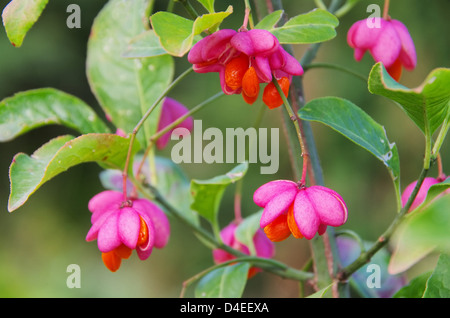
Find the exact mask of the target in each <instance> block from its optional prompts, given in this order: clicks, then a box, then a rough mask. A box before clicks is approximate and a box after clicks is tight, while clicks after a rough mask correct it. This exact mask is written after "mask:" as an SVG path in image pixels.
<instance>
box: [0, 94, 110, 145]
mask: <svg viewBox="0 0 450 318" xmlns="http://www.w3.org/2000/svg"><path fill="white" fill-rule="evenodd" d="M52 124H60V125H64V126H66V127H69V128H72V129H75V130H77V131H78V132H80V133H82V134H87V133H108V132H109V128H108V127H107V126H106V124H105V123H104V122H103V121H102V120H101V119H100V118H99V117H98V116H97V114H96V113H95V112H94V111H93V110H92V108H90V107H89V106H88V105H86V104H85V103H84V102H83V101H82V100H80V99H78V98H76V97H74V96H72V95H69V94H66V93H64V92H61V91H58V90H56V89H53V88H41V89H35V90H29V91H24V92H20V93H17V94H15V95H14V96H12V97H8V98H5V99H4V100H2V101H1V102H0V142H4V141H9V140H12V139H14V138H16V137H18V136H20V135H22V134H24V133H26V132H28V131H30V130H32V129H34V128H38V127H41V126H44V125H52Z"/></svg>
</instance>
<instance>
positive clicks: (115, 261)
mask: <svg viewBox="0 0 450 318" xmlns="http://www.w3.org/2000/svg"><path fill="white" fill-rule="evenodd" d="M102 260H103V263H104V264H105V266H106V267H107V268H108V269H109V270H110V271H111V272H115V271H117V270H118V269H119V268H120V263H121V262H122V259H121V258H120V256H118V255H117V254H116V252H115V251H114V250H112V251H110V252H107V253H102Z"/></svg>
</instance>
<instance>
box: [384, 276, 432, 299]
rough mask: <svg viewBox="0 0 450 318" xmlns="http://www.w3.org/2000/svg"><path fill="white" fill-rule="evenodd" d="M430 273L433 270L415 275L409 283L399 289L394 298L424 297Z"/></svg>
mask: <svg viewBox="0 0 450 318" xmlns="http://www.w3.org/2000/svg"><path fill="white" fill-rule="evenodd" d="M430 275H431V272H426V273H423V274H421V275H419V276H417V277H415V278H414V279H412V280H411V282H410V283H409V284H408V285H406V286H404V287H402V288H401V289H399V290H398V291H397V292H396V293H395V294H394V295H393V296H392V298H422V296H423V293H424V291H425V288H426V286H427V281H428V279H429V278H430Z"/></svg>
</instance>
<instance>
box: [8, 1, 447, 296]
mask: <svg viewBox="0 0 450 318" xmlns="http://www.w3.org/2000/svg"><path fill="white" fill-rule="evenodd" d="M325 2H326V3H327V1H325ZM0 3H1V8H3V7H4V6H6V4H7V3H8V1H2V2H0ZM71 3H77V4H79V5H80V7H81V29H69V28H67V26H66V19H67V17H68V15H69V13H67V12H66V8H67V6H68V5H69V4H71ZM105 3H106V1H100V0H95V1H92V0H78V1H73V0H58V1H54V0H53V1H52V0H51V1H49V4H48V5H47V7H46V9H45V10H44V12H43V14H42V16H41V18H40V19H39V21H38V22H37V23H36V25H35V26H33V28H32V29H31V30H30V32H29V33H28V34H27V36H26V38H25V41H24V44H23V46H22V47H21V48H14V47H12V45H11V44H10V43H9V41H8V39H7V37H6V33H5V32H4V30H3V31H1V32H0V99H3V98H6V97H8V96H11V95H13V94H14V93H16V92H19V91H24V90H28V89H34V88H41V87H54V88H57V89H60V90H62V91H65V92H67V93H70V94H73V95H75V96H77V97H79V98H81V99H83V100H84V101H85V102H87V103H88V104H89V105H91V106H92V107H93V108H94V109H95V110H96V111H97V113H98V114H99V115H100V116H102V117H104V115H103V113H102V111H101V109H100V108H99V106H98V103H97V101H96V100H95V98H94V96H93V94H92V93H91V91H90V88H89V85H88V83H87V79H86V75H85V59H86V43H87V39H88V36H89V31H90V27H91V24H92V21H93V19H94V18H95V16H96V14H97V13H98V12H99V10H101V8H102V7H103V5H104V4H105ZM371 3H375V4H379V5H380V6H381V7H382V4H383V2H382V1H361V2H360V3H359V4H358V5H357V6H356V7H355V8H354V9H353V10H352V11H351V12H350V13H349V14H347V15H346V16H345V17H344V18H343V19H342V20H341V21H340V25H339V26H338V28H337V33H338V35H337V37H336V38H334V39H333V40H331V41H329V42H326V43H324V44H323V46H322V47H321V49H320V51H319V54H318V56H317V58H316V60H315V61H316V62H327V63H336V64H340V65H342V66H346V67H348V68H350V69H352V70H354V71H357V72H359V73H361V74H364V75H367V74H368V73H369V71H370V68H371V66H372V65H373V60H372V58H371V57H370V56H369V55H368V54H367V55H366V56H365V57H364V59H363V60H362V61H361V62H359V63H358V62H356V61H355V60H354V59H353V50H352V49H351V48H350V47H349V46H348V45H347V43H346V33H347V30H348V29H349V27H350V26H351V25H352V23H354V22H355V21H356V20H360V19H363V18H365V17H367V16H368V15H369V14H370V13H367V12H366V7H367V5H368V4H371ZM229 4H231V5H233V6H234V14H233V15H232V16H230V17H229V18H227V19H226V20H225V23H224V25H223V27H228V28H234V29H237V28H239V27H240V25H241V23H242V18H243V1H216V10H217V11H219V10H221V9H225V8H226V7H227V6H228V5H229ZM283 4H284V6H285V9H286V12H287V13H288V14H289V15H290V16H294V15H297V14H300V13H304V12H307V11H309V10H311V9H313V8H314V7H315V6H314V1H313V0H303V1H297V0H295V1H294V0H285V1H283ZM166 6H167V0H157V1H156V5H155V9H156V10H164V9H165V8H166ZM175 10H176V13H179V14H181V15H184V16H186V12H185V11H184V9H183V8H182V6H181V5H179V4H176V6H175ZM448 12H450V2H449V1H447V0H435V1H421V0H397V1H392V3H391V8H390V15H391V16H392V17H393V18H395V19H398V20H401V21H402V22H404V23H405V25H406V26H407V27H408V28H409V31H410V33H411V35H412V37H413V39H414V42H415V45H416V49H417V56H418V66H417V68H416V69H415V70H414V71H412V72H404V73H403V76H402V79H401V80H400V82H401V83H402V84H404V85H406V86H408V87H416V86H418V85H420V84H421V82H422V81H423V80H424V78H425V77H426V76H427V74H428V73H429V72H430V71H431V70H432V69H434V68H436V67H449V56H450V38H449V36H448V34H447V31H448V30H449V29H450V22H449V20H448V17H447V14H448ZM306 49H307V46H306V45H301V46H296V47H295V55H296V57H297V58H300V57H301V56H302V55H303V53H304V52H305V50H306ZM176 62H177V69H176V72H177V73H181V72H182V71H183V70H184V69H186V68H187V67H188V64H187V62H186V59H185V57H184V58H181V59H177V61H176ZM304 85H305V98H306V99H307V100H310V99H313V98H316V97H320V96H339V97H343V98H347V99H349V100H351V101H352V102H354V103H355V104H357V105H359V106H360V107H361V108H363V109H364V110H365V111H366V112H368V113H369V114H370V115H371V116H372V117H373V118H374V119H375V120H376V121H378V122H379V123H380V124H381V125H383V126H385V128H386V131H387V135H388V138H389V139H390V140H391V141H395V142H396V143H397V146H398V148H399V152H400V160H401V170H402V177H401V182H402V189H403V188H404V187H405V186H406V185H407V184H409V183H410V182H412V181H413V180H415V179H416V177H417V176H418V173H419V171H420V168H421V164H422V153H423V147H424V140H423V137H422V135H421V133H420V131H419V130H418V129H417V128H416V127H415V126H414V124H412V122H410V121H409V120H408V118H407V117H406V115H405V114H404V113H403V112H402V111H401V110H400V109H399V108H398V107H397V106H396V105H395V104H394V103H392V102H390V101H389V100H387V99H385V98H382V97H379V96H374V95H371V94H370V93H369V92H368V90H367V84H366V83H364V82H362V81H361V80H359V79H357V78H354V77H352V76H350V75H348V74H345V73H341V72H339V71H335V70H329V69H312V70H310V71H308V72H307V73H306V74H305V75H304ZM219 90H220V85H219V81H218V77H217V74H206V75H201V74H191V75H189V78H188V80H185V81H184V82H182V83H181V84H179V85H178V86H177V87H176V89H175V90H174V91H173V92H172V93H171V95H170V96H172V97H174V98H176V99H178V100H179V101H181V102H182V103H184V104H185V105H187V106H188V107H192V106H194V105H196V104H198V103H199V102H201V101H202V100H204V99H205V98H207V97H209V96H211V95H213V94H215V93H216V92H218V91H219ZM261 107H265V106H263V105H262V102H261V101H258V102H257V103H255V104H254V105H252V106H249V105H247V104H245V103H244V102H243V101H242V98H241V97H240V96H229V97H226V98H222V99H220V100H219V101H218V102H217V103H215V104H214V105H211V106H210V107H208V108H206V109H204V110H202V111H201V112H199V113H197V115H196V116H195V118H196V119H202V120H203V129H206V128H207V127H219V128H221V129H225V128H226V127H243V128H246V127H249V126H251V125H253V123H254V120H255V117H256V114H257V112H258V109H259V108H261ZM280 111H281V107H280V108H279V109H277V110H274V111H272V112H270V113H269V112H266V113H265V116H264V119H263V124H262V125H263V127H281V126H280V116H279V115H280ZM312 126H313V129H314V132H315V139H316V142H317V147H318V151H319V154H320V157H321V163H322V166H323V171H324V175H325V185H326V186H328V187H330V188H333V189H335V190H336V191H338V192H339V193H340V194H341V195H342V196H343V197H344V199H345V200H346V203H347V205H348V208H349V219H348V222H347V223H346V224H345V225H344V226H343V228H346V229H351V230H353V231H355V232H357V233H359V234H360V236H361V237H362V238H363V239H366V240H374V239H376V238H377V237H378V235H379V234H381V232H382V231H383V230H384V229H385V228H386V226H387V225H388V224H389V223H390V222H391V220H392V219H393V217H394V214H395V199H394V194H393V187H392V183H391V180H390V177H389V175H388V173H387V170H386V169H385V167H384V166H383V165H382V163H381V162H379V161H378V160H377V159H375V158H374V157H373V156H372V155H371V154H369V153H367V152H366V151H364V150H362V149H360V148H359V147H357V146H355V145H354V144H352V143H351V142H349V141H347V140H346V139H345V138H344V137H342V136H341V135H339V134H337V133H335V132H334V131H332V130H331V129H329V128H327V127H323V126H320V125H316V124H313V125H312ZM66 133H73V132H72V131H70V130H68V129H67V128H64V127H59V126H49V127H43V128H40V129H37V130H34V131H32V132H30V133H27V134H26V135H23V136H21V137H19V138H17V139H16V140H14V141H11V142H7V143H3V144H0V153H1V156H0V297H178V295H179V293H180V291H181V286H182V282H183V281H184V280H186V279H188V278H190V277H191V276H193V275H195V274H196V273H198V272H200V271H201V270H203V269H205V268H206V267H209V266H211V265H212V258H211V253H210V250H208V248H206V247H205V246H204V245H202V244H201V243H200V242H199V241H198V239H197V238H196V237H195V236H194V235H193V234H192V233H191V232H190V231H189V230H188V229H187V228H185V227H184V226H183V225H182V224H179V223H178V222H177V221H172V222H171V226H172V235H171V239H170V242H169V244H168V246H167V247H166V248H164V249H162V250H155V251H154V252H153V254H152V255H151V257H150V258H149V259H148V260H147V261H145V262H142V261H139V260H138V258H137V257H136V255H135V254H134V255H133V256H132V257H131V258H130V259H129V260H126V261H124V263H123V264H122V267H121V268H120V270H119V271H118V272H116V273H111V272H109V271H108V270H107V269H106V268H105V267H104V265H103V263H102V261H101V256H100V252H99V251H98V249H97V245H96V242H89V243H87V242H86V241H85V236H86V233H87V231H88V230H89V228H90V225H91V224H90V213H89V211H88V210H87V203H88V201H89V199H90V198H91V197H92V196H93V195H94V194H96V193H98V192H100V191H102V190H103V188H102V185H101V183H100V180H99V178H98V174H99V172H100V171H101V170H100V168H99V167H98V166H97V165H95V164H85V165H80V166H77V167H74V168H72V169H70V170H69V171H67V172H66V173H64V174H62V175H60V176H58V177H56V178H55V179H53V180H51V181H50V182H48V183H47V184H45V185H44V186H43V187H42V188H41V189H39V190H38V191H37V193H35V194H34V195H32V196H31V198H30V199H29V200H28V202H26V204H25V205H24V206H22V207H21V208H19V209H18V210H17V211H15V212H14V213H9V212H8V211H7V200H8V195H9V178H8V169H9V165H10V163H11V160H12V158H13V156H14V155H15V154H16V153H18V152H24V153H27V154H31V153H32V152H33V151H35V150H36V149H37V148H38V147H40V146H41V145H42V144H43V143H45V142H46V141H48V140H49V139H51V138H53V137H55V136H58V135H61V134H66ZM280 136H281V140H280V170H279V173H278V174H277V175H260V174H259V167H258V165H252V166H251V168H250V170H249V172H248V175H247V176H246V178H245V180H244V196H243V202H242V204H243V208H242V210H243V214H244V216H246V215H249V214H251V213H254V212H256V211H257V210H258V209H257V206H255V204H254V203H253V201H252V193H253V192H254V190H255V189H256V188H257V187H258V186H260V185H261V184H263V183H265V182H268V181H270V180H274V179H276V178H290V175H291V171H290V163H289V160H288V156H286V155H284V154H285V153H286V148H285V140H284V139H283V138H284V135H283V134H282V131H281V130H280ZM449 149H450V148H449V142H448V140H447V142H446V143H445V145H444V147H443V149H442V154H443V160H444V168H445V167H446V168H447V173H450V172H449V171H448V167H449V165H450V154H449ZM162 155H165V156H168V155H170V147H169V149H168V150H166V151H164V152H163V153H162ZM231 167H232V165H226V164H212V165H207V164H202V165H200V164H185V165H183V169H184V171H185V172H186V174H187V175H188V176H189V177H190V178H198V179H206V178H210V177H213V176H215V175H218V174H221V173H224V172H226V171H228V170H229V169H230V168H231ZM430 174H431V175H432V176H435V175H436V171H435V169H434V170H432V171H431V173H430ZM233 190H234V188H233V187H230V188H229V189H228V190H227V192H226V194H225V198H224V201H223V204H222V206H221V212H220V213H221V214H220V217H221V218H220V220H221V225H222V227H223V226H225V225H226V224H227V223H228V222H229V221H230V220H231V218H232V214H233V205H232V194H233ZM308 258H309V244H308V242H307V241H306V240H295V239H293V238H292V237H291V238H289V239H287V240H286V241H283V242H281V243H277V244H276V259H278V260H280V261H282V262H285V263H287V264H289V265H292V266H295V267H297V268H301V267H302V266H303V265H304V264H305V262H306V261H307V259H308ZM70 264H78V265H79V266H80V268H81V288H74V289H70V288H68V287H67V285H66V279H67V278H68V277H69V274H70V273H67V271H66V270H67V267H68V266H69V265H70ZM417 271H420V269H418V270H417ZM298 287H299V286H298V284H297V283H296V282H291V281H288V280H283V279H280V278H278V277H276V276H274V275H272V274H268V273H262V274H259V275H257V276H256V277H254V278H253V279H251V280H250V281H249V282H248V284H247V288H246V290H245V293H244V296H246V297H296V296H298V293H299V288H298ZM191 295H192V288H191V289H189V290H188V292H187V296H191Z"/></svg>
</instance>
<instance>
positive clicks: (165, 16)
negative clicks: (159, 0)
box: [150, 6, 233, 57]
mask: <svg viewBox="0 0 450 318" xmlns="http://www.w3.org/2000/svg"><path fill="white" fill-rule="evenodd" d="M231 13H233V7H232V6H229V7H228V9H227V10H226V11H224V12H217V13H208V14H204V15H202V16H199V17H197V18H196V19H195V21H192V20H189V19H185V18H183V17H180V16H178V15H176V14H173V13H170V12H164V11H160V12H157V13H155V14H153V15H152V16H151V18H150V21H151V23H152V27H153V30H155V33H156V34H157V35H158V37H159V39H160V42H161V45H162V47H163V48H164V49H165V50H166V51H167V53H169V54H170V55H173V56H178V57H181V56H183V55H184V54H186V53H187V52H188V51H189V50H190V49H191V47H192V45H193V44H194V39H195V36H197V35H199V34H201V33H202V32H205V31H207V32H208V31H211V32H214V31H215V30H216V29H217V27H218V26H219V25H220V24H221V23H222V21H223V20H224V19H225V18H226V17H228V16H229V15H230V14H231Z"/></svg>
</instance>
